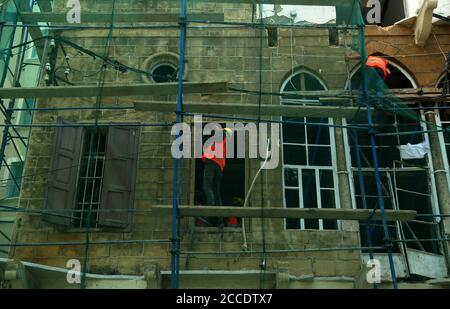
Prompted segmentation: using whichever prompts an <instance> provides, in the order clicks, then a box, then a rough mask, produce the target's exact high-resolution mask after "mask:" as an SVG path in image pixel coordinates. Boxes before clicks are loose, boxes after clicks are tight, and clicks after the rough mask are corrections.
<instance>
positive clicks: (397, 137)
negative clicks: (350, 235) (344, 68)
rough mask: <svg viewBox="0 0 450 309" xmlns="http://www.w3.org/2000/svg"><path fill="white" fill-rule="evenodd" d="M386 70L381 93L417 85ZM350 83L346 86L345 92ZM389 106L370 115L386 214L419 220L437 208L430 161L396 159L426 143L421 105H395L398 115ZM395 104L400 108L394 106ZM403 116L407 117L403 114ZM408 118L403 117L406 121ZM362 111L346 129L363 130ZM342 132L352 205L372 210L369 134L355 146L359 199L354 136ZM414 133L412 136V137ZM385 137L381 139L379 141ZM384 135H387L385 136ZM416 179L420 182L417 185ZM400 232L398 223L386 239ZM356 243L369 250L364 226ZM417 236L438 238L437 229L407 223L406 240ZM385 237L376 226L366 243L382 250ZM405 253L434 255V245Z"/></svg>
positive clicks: (356, 77) (356, 80)
mask: <svg viewBox="0 0 450 309" xmlns="http://www.w3.org/2000/svg"><path fill="white" fill-rule="evenodd" d="M389 69H390V70H391V72H392V74H391V76H390V77H389V78H388V79H387V80H386V82H385V84H386V93H385V94H388V92H389V89H399V88H402V89H403V88H417V87H418V85H417V83H416V82H415V80H414V78H413V77H412V76H411V75H410V74H408V72H407V71H406V70H405V69H403V68H402V67H401V66H399V65H398V64H396V63H395V62H392V61H390V65H389ZM360 75H361V66H360V65H359V66H358V67H357V68H355V69H354V70H353V73H352V76H351V80H352V83H351V86H352V89H353V90H357V89H360ZM348 88H349V82H347V89H348ZM392 100H394V103H395V100H397V99H392V98H391V99H388V100H387V101H383V103H382V104H381V105H379V106H378V107H377V108H376V112H374V114H373V121H374V125H375V130H376V133H377V136H376V153H377V158H378V165H379V170H380V177H381V181H382V190H383V200H384V205H385V207H386V209H396V208H398V209H400V210H415V211H417V212H418V213H421V214H433V213H435V212H436V211H435V209H436V203H435V202H434V201H435V200H434V199H435V191H434V189H433V188H432V186H430V184H433V181H434V179H433V177H432V174H431V173H430V166H429V156H427V155H426V156H424V157H422V158H415V159H405V158H403V157H402V156H401V153H400V151H399V146H402V145H407V144H412V145H414V144H421V143H426V142H427V141H428V137H427V135H426V134H424V133H422V132H421V131H423V130H424V129H426V124H425V123H424V122H423V121H421V119H422V120H424V117H423V115H421V111H420V109H419V108H420V105H408V104H399V106H401V107H400V108H401V109H403V111H401V112H399V111H395V110H393V109H392V107H391V106H392V102H393V101H392ZM397 103H402V102H401V101H400V100H398V102H397ZM406 110H407V112H408V113H406ZM406 114H408V115H406ZM366 118H367V115H366V111H364V112H361V114H360V117H358V118H357V120H354V119H353V120H348V121H347V124H352V125H362V126H367V120H364V119H366ZM345 131H347V140H348V145H346V146H347V147H348V153H350V157H351V160H350V162H349V164H350V165H351V166H350V171H351V174H352V175H353V180H352V182H353V190H354V194H353V195H354V202H355V204H356V207H357V208H364V202H365V203H366V205H367V207H369V208H374V207H375V206H376V205H377V198H378V196H377V190H376V183H375V178H374V164H373V157H372V146H371V141H370V136H369V134H368V131H358V134H357V135H358V144H359V149H360V158H361V165H362V172H361V174H362V178H363V179H362V180H363V182H364V190H365V192H364V194H363V192H361V189H360V186H359V183H360V179H359V173H358V162H357V153H356V149H357V148H356V131H355V130H345ZM411 132H415V133H411ZM382 134H384V135H382ZM386 134H389V135H386ZM418 179H420V180H421V181H417V180H418ZM399 228H400V229H401V228H404V226H401V225H398V224H397V223H394V222H393V224H391V226H390V227H389V234H390V236H391V237H393V238H399V237H400V235H399V233H398V231H399ZM360 231H361V243H362V246H363V247H365V246H367V245H368V237H367V234H366V226H364V225H361V226H360ZM413 235H417V236H418V238H421V239H427V238H433V237H435V236H436V235H437V229H436V227H435V226H433V225H432V224H428V225H427V224H416V223H410V224H409V226H408V228H407V230H406V232H405V238H412V237H414V236H413ZM383 238H384V231H383V229H382V227H381V226H375V227H374V228H373V229H372V232H371V243H372V245H373V246H382V245H383V243H384V242H383ZM405 246H406V247H407V248H410V249H416V250H421V251H427V252H432V253H439V250H438V247H437V246H436V243H433V242H427V243H423V244H420V245H419V244H418V243H408V244H406V245H405ZM394 250H395V251H396V252H399V251H400V247H399V246H398V245H395V246H394Z"/></svg>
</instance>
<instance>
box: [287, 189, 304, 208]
mask: <svg viewBox="0 0 450 309" xmlns="http://www.w3.org/2000/svg"><path fill="white" fill-rule="evenodd" d="M284 194H285V199H286V207H287V208H298V207H299V205H300V202H299V197H298V190H293V189H286V190H284Z"/></svg>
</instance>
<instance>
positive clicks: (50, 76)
mask: <svg viewBox="0 0 450 309" xmlns="http://www.w3.org/2000/svg"><path fill="white" fill-rule="evenodd" d="M192 2H202V3H203V2H204V3H210V4H211V5H213V4H214V3H217V2H221V3H234V4H238V3H244V2H245V3H247V2H248V3H249V4H253V6H254V9H255V12H257V14H258V15H259V16H252V20H251V21H242V20H236V21H234V20H232V21H226V20H225V19H224V15H223V13H222V14H221V13H210V14H197V13H193V14H190V12H189V8H190V7H191V6H189V4H192V3H191V1H189V0H181V1H180V13H179V14H147V13H118V12H117V8H116V1H115V0H113V1H112V5H111V13H87V14H85V15H83V20H84V21H85V23H93V24H95V25H69V24H67V23H66V22H65V15H64V14H60V13H53V12H51V4H50V2H49V1H46V0H42V1H38V4H39V8H40V10H41V12H40V13H36V12H33V6H34V5H35V4H34V1H17V0H11V1H6V2H5V3H7V4H8V5H10V6H14V7H15V14H12V15H11V14H8V16H7V18H6V17H4V18H3V19H2V23H1V24H0V27H1V28H0V35H1V39H2V44H3V42H4V41H3V40H4V38H5V37H7V36H8V34H7V31H9V32H10V35H9V36H10V39H9V40H8V41H7V43H8V46H5V47H3V46H2V50H3V51H4V52H3V53H4V54H5V57H4V67H3V78H2V83H1V86H3V85H4V81H5V78H6V75H7V74H12V73H10V72H11V70H10V69H9V61H10V57H11V54H12V51H14V50H18V51H19V52H18V55H20V56H19V57H20V61H19V63H17V64H16V70H15V72H14V74H12V75H13V87H9V88H8V87H5V88H3V87H2V89H0V98H2V100H1V110H2V113H3V114H4V116H5V122H4V124H2V126H3V138H2V144H1V148H0V163H1V166H0V170H1V167H5V168H6V169H7V170H8V171H9V173H10V175H11V176H10V177H11V179H13V181H14V183H15V184H16V185H17V186H18V187H19V189H20V182H19V181H18V179H16V178H14V175H13V172H12V171H11V169H10V167H9V165H8V163H7V160H6V158H5V149H6V147H7V143H8V142H10V143H11V144H12V145H13V148H14V149H16V150H17V151H18V147H17V145H16V143H19V142H20V143H23V145H24V146H25V147H27V141H28V137H24V136H21V134H20V132H19V131H18V128H28V129H29V130H31V128H58V127H68V128H69V127H86V128H87V127H90V128H94V129H96V130H100V128H109V127H133V126H135V127H169V126H172V125H180V124H181V123H183V121H184V119H185V117H191V116H195V115H196V114H203V116H204V117H206V118H208V119H214V120H216V121H220V120H234V121H238V120H240V121H245V122H255V123H258V124H259V123H277V124H283V125H286V124H290V125H293V126H298V127H301V126H304V127H306V128H310V127H311V128H318V129H319V134H318V135H317V137H316V139H318V138H319V137H320V129H324V130H325V129H329V128H338V129H344V130H346V131H347V132H349V133H348V135H349V136H351V138H352V140H353V143H354V145H355V158H356V161H357V174H358V184H357V185H355V186H358V187H359V192H360V196H361V201H362V206H363V207H362V208H363V209H354V210H352V209H326V208H323V209H307V208H299V209H294V208H269V207H266V205H264V203H262V205H261V207H244V208H242V207H240V208H239V207H193V206H182V204H183V202H182V200H183V195H182V191H181V190H182V187H183V185H182V179H183V160H182V159H181V158H180V159H174V169H173V184H172V205H171V206H170V207H169V206H164V205H162V206H154V207H153V209H152V211H145V210H126V211H127V212H128V213H141V214H143V215H146V216H149V215H152V214H155V213H158V212H160V213H161V214H165V215H167V214H170V215H171V217H172V221H171V231H172V232H171V238H170V239H169V240H167V239H159V240H158V239H157V240H155V239H153V240H150V239H149V240H124V241H105V242H103V241H92V240H90V230H91V225H90V224H91V219H92V216H94V215H97V214H98V213H101V212H102V211H103V210H101V209H96V210H95V211H92V208H89V210H88V211H87V214H86V217H82V218H81V219H80V220H81V221H84V222H85V223H86V224H87V225H86V239H85V241H82V242H42V243H14V242H13V243H11V244H8V247H12V248H13V247H27V246H84V249H85V257H84V261H83V270H82V283H81V285H80V287H81V288H84V287H85V286H86V282H85V280H86V274H87V273H88V269H87V267H88V259H89V248H90V246H95V245H101V244H105V243H107V244H130V243H145V244H161V243H168V244H170V245H171V272H170V276H171V287H172V288H175V289H176V288H179V277H180V256H183V255H184V256H192V255H245V254H258V255H260V256H261V264H260V267H261V270H262V272H265V271H266V267H267V259H268V256H269V255H276V254H284V253H300V252H303V253H307V252H328V251H335V252H338V251H361V252H362V251H369V256H370V258H371V259H373V257H374V251H377V252H380V251H382V252H384V253H386V254H387V256H388V261H389V267H390V277H391V279H392V285H393V287H394V288H398V282H397V275H396V269H395V263H394V259H393V247H394V246H395V245H398V244H399V243H406V242H414V243H419V244H421V242H438V243H442V245H443V247H444V248H447V244H446V242H448V241H449V239H448V238H446V237H445V236H443V235H440V236H439V237H435V238H430V239H419V238H418V237H415V235H414V232H412V230H411V228H410V227H409V225H408V223H411V222H416V223H417V222H418V220H417V219H418V218H422V219H423V220H426V219H428V218H430V216H434V217H435V218H436V217H439V218H446V216H449V214H439V215H431V214H419V215H418V214H417V212H416V211H412V210H411V211H408V210H400V209H399V208H398V192H399V190H400V191H401V190H403V191H404V192H407V191H408V190H404V189H402V188H399V187H398V186H396V184H395V181H396V177H395V173H396V166H395V164H394V167H393V168H394V171H393V173H394V181H392V179H391V178H390V174H389V173H388V174H387V179H388V180H389V183H388V185H387V186H386V184H385V183H384V182H383V180H382V177H383V176H382V173H383V172H382V171H380V164H379V155H380V154H379V153H378V151H377V140H379V139H380V138H381V137H383V136H385V137H387V136H396V137H397V136H400V135H408V136H414V135H417V134H425V133H428V134H433V133H442V132H443V133H445V134H448V129H446V128H443V127H438V126H436V124H435V122H433V121H432V119H427V120H423V119H422V118H421V117H420V115H418V114H417V113H416V111H415V108H414V107H411V106H409V105H408V104H414V103H420V102H430V101H432V102H440V104H441V105H439V106H436V105H434V104H433V105H430V106H428V107H427V106H421V107H420V111H426V110H436V109H440V108H441V109H446V108H447V106H446V103H447V102H448V100H449V96H448V94H447V93H445V92H444V93H440V92H439V90H437V89H414V90H397V91H396V90H392V91H391V90H388V89H387V88H386V85H385V84H384V83H383V80H382V79H381V78H380V77H379V76H378V75H377V74H376V72H374V71H371V70H368V69H366V67H365V66H364V65H363V66H361V70H360V72H359V81H358V84H357V85H352V82H350V85H349V87H347V88H346V89H341V90H314V91H305V89H297V88H295V87H293V89H290V90H289V91H288V92H287V93H286V92H277V91H273V89H270V92H269V91H267V87H266V85H265V84H264V83H265V82H264V76H263V74H264V71H265V67H264V65H265V62H264V46H265V44H266V42H265V38H266V31H268V29H273V28H275V29H276V28H280V29H291V30H292V29H295V30H299V29H302V30H304V31H305V32H308V31H314V30H317V29H325V30H328V31H329V32H330V36H331V35H332V34H333V33H337V35H338V36H339V35H343V36H344V41H345V44H346V46H345V48H346V54H345V59H343V60H344V61H345V64H346V65H345V66H346V69H347V72H346V74H347V80H349V81H351V80H352V76H351V74H350V69H351V68H350V62H352V61H353V62H355V63H357V62H360V63H363V64H364V63H366V59H367V53H366V50H365V24H364V20H363V18H362V16H361V12H362V4H361V1H357V0H340V1H331V0H321V1H306V0H284V1H276V0H267V1H266V0H260V1H258V0H254V1H238V0H235V1H234V0H226V1H215V0H201V1H192ZM265 4H275V5H276V4H284V5H287V4H289V5H300V4H301V5H321V6H334V7H335V8H336V14H337V15H336V16H337V17H336V20H335V21H334V22H329V23H324V24H314V23H310V22H297V23H294V22H292V21H289V22H286V21H282V20H281V21H280V20H278V21H275V22H271V23H270V24H269V23H268V20H267V18H266V17H265V16H264V15H263V11H264V9H263V5H265ZM8 7H9V6H8ZM2 9H3V13H5V12H6V7H2ZM275 15H276V14H275ZM4 16H5V15H4ZM11 16H13V18H11ZM130 19H132V20H133V21H134V22H135V23H136V24H135V25H132V26H129V25H122V23H125V24H126V23H127V22H128V21H129V20H130ZM148 20H152V21H153V22H155V25H149V23H148ZM42 23H46V24H45V26H43V25H42ZM101 23H106V24H108V25H106V26H105V25H100V24H101ZM158 23H160V24H158ZM117 24H119V25H117ZM18 28H22V29H28V32H26V31H25V32H24V31H22V32H21V39H20V43H19V44H18V45H16V46H14V35H15V32H16V29H18ZM43 29H48V30H49V34H45V32H43ZM118 29H177V30H178V31H179V43H178V45H179V65H178V70H177V71H176V74H175V75H176V76H175V77H176V78H173V76H172V79H173V80H171V82H168V83H163V84H133V85H111V84H107V83H106V81H105V79H106V73H107V68H108V67H113V68H114V69H115V70H117V71H119V72H125V71H128V72H133V73H136V74H146V75H148V72H147V71H143V70H142V69H140V68H135V67H133V66H131V65H127V64H125V63H121V62H119V61H117V60H114V59H113V57H110V56H109V52H110V47H111V40H112V35H113V31H115V30H118ZM189 29H194V30H195V31H209V30H217V29H219V30H223V31H227V30H230V31H239V30H242V29H246V30H248V29H251V30H254V33H255V34H256V38H257V40H258V41H259V43H258V46H253V48H254V49H255V50H257V51H258V55H257V60H258V61H257V63H256V67H255V68H254V69H255V71H256V72H257V74H258V78H257V83H256V84H255V85H252V86H253V87H252V88H250V89H248V88H245V87H235V86H231V85H229V81H220V82H202V83H199V82H187V81H185V80H184V76H185V72H186V63H187V48H188V46H189V43H188V42H189V36H188V30H189ZM64 30H75V31H76V30H105V31H107V33H108V35H107V38H106V41H105V44H104V51H103V53H102V54H101V53H98V52H95V51H92V50H89V49H87V48H85V47H83V46H81V45H79V44H76V43H75V42H73V41H71V40H69V39H67V38H64V37H61V36H59V35H58V31H64ZM28 33H30V36H31V40H29V34H28ZM291 40H292V33H291ZM348 41H350V45H349V46H347V44H348V43H349V42H348ZM290 43H291V54H290V55H287V56H286V57H287V58H288V57H294V55H293V53H294V52H293V51H292V41H291V42H290ZM32 46H34V48H36V49H37V52H38V54H39V55H40V59H41V75H42V76H40V77H39V81H40V83H39V87H28V88H26V87H21V85H20V76H21V75H20V74H21V72H22V69H21V68H22V66H23V62H24V54H25V51H26V50H27V49H28V48H30V47H32ZM194 47H195V45H194ZM66 48H72V49H74V50H77V51H79V52H80V53H83V54H85V55H89V56H91V57H93V58H94V59H97V60H99V61H100V62H101V63H102V65H101V67H100V70H99V71H98V72H97V73H98V76H99V79H98V82H97V85H94V86H91V85H82V86H77V85H73V84H72V83H71V82H70V81H69V80H68V79H67V78H64V77H62V76H60V75H59V74H57V73H58V72H57V70H56V69H55V67H56V62H57V59H56V57H57V55H58V50H61V51H62V52H63V54H65V55H66V51H65V49H66ZM66 56H67V55H66ZM301 56H303V55H301ZM323 56H324V57H326V55H323ZM303 57H308V56H303ZM310 57H320V55H311V56H310ZM66 62H67V63H66V65H65V66H64V67H67V68H69V69H70V68H71V67H70V64H69V62H68V61H66ZM47 64H48V65H49V66H50V67H49V68H46V65H47ZM291 73H294V66H292V72H291ZM355 75H358V74H355ZM44 83H45V84H46V86H45V87H42V86H41V85H43V84H44ZM60 83H62V84H65V85H60ZM447 83H448V81H447ZM353 87H355V88H353ZM227 92H232V93H236V94H239V95H245V96H248V97H250V98H251V102H252V103H251V104H239V103H227V104H215V103H205V102H201V103H193V102H189V103H188V104H186V102H185V98H184V97H185V95H186V94H198V93H200V94H201V93H227ZM149 93H152V94H155V95H165V96H169V95H171V94H174V93H176V94H177V96H176V102H173V101H169V100H168V101H156V100H154V101H143V100H136V101H135V102H134V103H133V104H132V105H128V106H105V105H104V104H103V102H102V101H103V98H104V97H106V96H112V97H121V96H124V97H125V96H127V97H128V96H143V95H147V94H149ZM70 97H71V98H77V97H78V98H79V97H95V98H96V100H95V106H86V107H75V106H71V107H39V106H37V107H34V100H36V99H43V98H70ZM275 97H282V98H283V99H284V100H286V101H292V102H294V104H295V105H294V104H292V103H291V104H285V105H273V104H269V102H271V101H272V100H273V98H275ZM18 98H25V99H26V98H33V103H32V104H31V106H27V108H16V107H15V100H16V99H18ZM6 99H8V104H7V105H6V104H5V100H6ZM130 109H132V110H135V111H138V112H139V111H142V112H159V113H173V111H174V109H175V121H172V122H171V121H167V122H159V123H151V122H149V123H139V124H136V123H132V122H129V123H125V122H124V123H114V122H104V121H102V119H101V116H100V113H99V112H100V111H105V110H106V111H118V112H119V113H120V112H121V111H125V110H130ZM70 110H78V111H95V112H97V113H96V114H95V118H94V121H93V122H92V123H89V124H81V123H50V122H45V123H43V122H37V121H33V122H32V123H31V124H13V123H12V119H13V117H14V113H17V112H21V111H24V112H28V113H30V114H33V113H34V112H59V111H70ZM376 112H379V113H380V112H381V113H389V114H394V115H396V116H398V117H403V118H404V119H408V120H410V121H416V122H419V123H420V124H422V125H427V126H428V127H429V129H428V130H423V129H420V130H410V131H404V132H394V133H383V132H381V133H380V131H382V130H379V128H380V127H383V124H378V123H377V119H376ZM236 114H238V115H240V116H236ZM323 115H332V116H327V117H334V118H345V119H347V120H349V121H350V123H346V122H343V123H340V124H339V123H328V122H322V121H319V122H317V121H316V122H309V121H302V120H298V119H299V118H305V119H306V118H319V119H320V117H321V116H322V117H323ZM374 117H375V118H374ZM292 118H294V119H292ZM277 119H281V120H277ZM362 119H364V121H363V120H362ZM362 122H364V123H363V124H362ZM362 135H364V137H365V138H369V141H370V144H369V146H370V156H371V157H370V159H368V158H367V157H366V155H367V153H366V154H365V153H364V152H363V151H362V150H361V145H360V140H361V136H362ZM180 137H181V133H180V135H178V136H177V138H180ZM19 156H20V154H19ZM311 156H312V157H314V158H315V157H316V156H317V153H316V152H314V153H312V154H311ZM24 160H25V158H24ZM364 161H366V163H367V161H369V165H370V168H371V169H373V172H374V182H375V186H376V190H375V191H376V192H375V195H374V196H371V197H375V198H376V203H375V205H373V206H372V205H370V203H369V201H368V199H369V194H366V190H367V184H365V183H364V179H365V178H364V177H363V171H364V165H365V163H364ZM55 172H56V171H51V172H50V173H55ZM340 172H341V173H344V172H345V171H340ZM437 172H438V171H436V173H437ZM283 173H284V171H283ZM26 177H30V176H29V175H27V176H26ZM21 178H22V177H21ZM310 181H311V180H310V179H308V181H307V184H306V187H307V189H306V192H308V191H309V187H310ZM386 191H389V192H387V195H388V196H390V197H391V198H393V199H395V198H397V201H396V202H395V201H394V202H393V204H394V205H396V206H397V208H395V209H392V210H388V209H386V207H385V196H386ZM250 193H251V192H249V194H250ZM409 193H411V194H420V193H417V192H409ZM0 208H1V209H0V211H1V212H14V213H15V212H17V213H26V214H38V215H46V216H56V217H60V218H62V219H73V216H72V214H69V215H68V214H66V212H67V211H68V210H67V209H59V210H55V209H52V210H51V211H50V210H46V209H43V210H37V209H26V208H21V207H7V206H0ZM106 211H108V212H123V211H124V210H123V209H108V210H106ZM55 213H56V214H55ZM213 215H214V216H224V217H225V216H229V215H235V216H238V217H243V218H260V219H261V220H262V225H263V226H262V244H261V245H262V249H261V250H244V251H230V252H207V251H201V252H200V251H192V250H181V248H180V228H179V224H180V219H181V218H183V217H199V216H201V217H203V216H204V217H208V216H213ZM269 218H284V219H287V218H291V219H301V220H305V219H317V220H325V219H326V220H353V221H357V222H363V223H362V224H361V225H362V226H364V229H365V233H366V235H367V244H365V245H363V246H360V247H335V248H313V249H304V248H297V249H289V250H269V249H267V247H266V244H265V237H266V236H265V227H264V225H265V223H264V220H266V219H269ZM377 221H381V223H377ZM389 222H396V224H397V223H400V224H401V226H402V227H403V228H404V229H405V230H408V231H409V233H410V234H411V235H412V236H413V238H412V239H393V237H392V235H391V233H392V231H391V230H390V224H389ZM421 223H422V224H427V223H428V224H429V222H426V221H421ZM376 227H381V229H382V233H383V245H382V246H376V245H372V240H371V239H372V233H373V232H374V230H375V229H376ZM403 228H401V230H402V231H403ZM244 233H245V232H244ZM3 234H4V233H2V235H3ZM420 246H421V245H420ZM4 247H7V246H4ZM374 288H377V284H374Z"/></svg>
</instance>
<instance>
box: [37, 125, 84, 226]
mask: <svg viewBox="0 0 450 309" xmlns="http://www.w3.org/2000/svg"><path fill="white" fill-rule="evenodd" d="M82 133H83V129H82V128H71V127H60V128H57V129H56V140H55V145H54V149H53V157H52V164H51V172H50V174H49V179H48V187H47V203H46V208H47V210H50V211H51V210H56V209H58V210H59V209H63V210H66V211H64V212H61V211H55V212H54V213H53V214H56V215H59V216H52V215H51V214H48V215H45V216H44V219H45V220H46V221H49V222H52V223H56V224H61V225H70V224H71V218H70V217H71V216H72V215H73V210H74V207H75V198H76V196H75V193H76V185H77V177H78V166H79V162H80V155H81V140H82ZM62 216H64V217H62Z"/></svg>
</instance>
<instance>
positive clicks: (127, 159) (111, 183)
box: [99, 127, 139, 228]
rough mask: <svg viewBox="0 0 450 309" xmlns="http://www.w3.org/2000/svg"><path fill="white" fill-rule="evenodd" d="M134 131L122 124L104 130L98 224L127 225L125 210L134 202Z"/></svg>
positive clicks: (136, 143)
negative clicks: (103, 161)
mask: <svg viewBox="0 0 450 309" xmlns="http://www.w3.org/2000/svg"><path fill="white" fill-rule="evenodd" d="M138 132H139V131H138V129H137V128H124V127H120V128H119V127H112V128H110V129H109V131H108V139H107V143H106V160H105V169H104V172H103V186H102V196H101V206H100V207H101V210H102V211H101V212H100V214H99V224H100V225H102V226H111V227H120V228H124V227H127V225H128V224H129V219H130V217H131V216H130V215H131V214H130V212H128V211H127V210H129V209H132V208H133V202H134V187H135V179H136V168H137V152H138ZM108 209H110V210H114V211H107V210H108ZM117 210H121V211H117ZM122 210H123V211H122Z"/></svg>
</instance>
